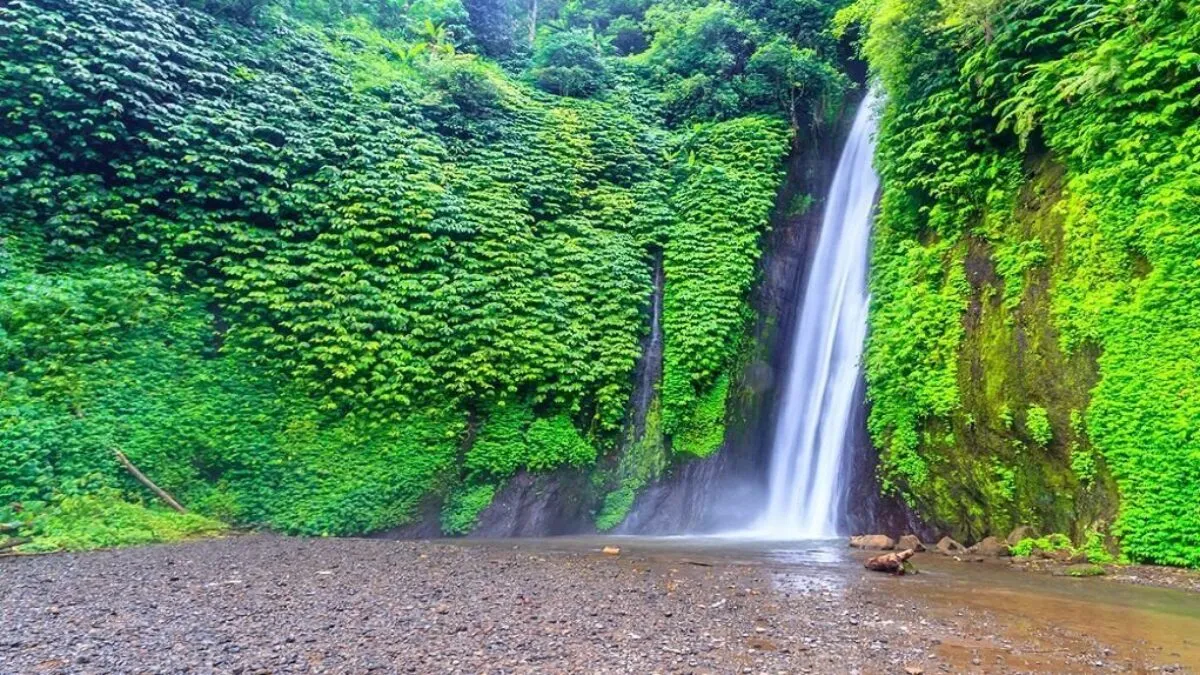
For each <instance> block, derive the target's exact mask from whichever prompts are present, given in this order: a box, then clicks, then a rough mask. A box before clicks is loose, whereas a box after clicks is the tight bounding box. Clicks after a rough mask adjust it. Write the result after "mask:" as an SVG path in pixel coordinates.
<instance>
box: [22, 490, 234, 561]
mask: <svg viewBox="0 0 1200 675" xmlns="http://www.w3.org/2000/svg"><path fill="white" fill-rule="evenodd" d="M224 529H226V525H225V524H224V523H221V522H219V521H216V520H213V519H211V518H205V517H204V516H199V515H196V514H194V513H186V514H180V513H176V512H174V511H166V510H161V509H160V508H157V507H151V508H147V507H145V506H142V505H140V504H134V503H130V502H127V501H125V500H124V499H122V498H121V495H120V493H119V492H117V491H115V490H111V489H110V490H101V491H99V492H96V493H94V494H87V495H80V496H63V497H60V498H58V499H56V500H55V501H54V503H53V504H51V505H50V506H49V507H48V509H47V511H46V513H45V514H44V515H43V517H41V518H39V519H38V520H36V521H35V524H34V525H33V526H32V527H31V528H30V529H29V530H28V532H29V534H33V535H35V536H36V535H42V536H36V538H35V539H34V541H33V542H32V543H29V544H25V545H24V546H22V547H21V550H22V551H26V552H37V551H83V550H87V549H93V548H112V547H115V546H130V545H134V544H149V543H152V542H158V541H177V540H180V539H187V538H189V537H197V536H204V535H212V534H216V533H219V532H221V531H222V530H224Z"/></svg>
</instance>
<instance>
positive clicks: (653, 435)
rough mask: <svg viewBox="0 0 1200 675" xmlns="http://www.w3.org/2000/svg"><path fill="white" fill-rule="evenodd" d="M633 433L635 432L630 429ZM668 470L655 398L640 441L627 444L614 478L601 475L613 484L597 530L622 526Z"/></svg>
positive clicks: (659, 412) (647, 415) (659, 411)
mask: <svg viewBox="0 0 1200 675" xmlns="http://www.w3.org/2000/svg"><path fill="white" fill-rule="evenodd" d="M630 433H632V429H631V430H630ZM666 467H667V452H666V447H665V445H664V438H663V432H662V412H661V406H660V403H659V398H658V397H657V396H656V397H655V398H654V399H653V400H652V401H651V402H650V407H649V409H648V410H647V411H646V422H645V425H644V429H643V431H642V435H641V437H640V438H637V439H631V440H630V442H629V443H627V444H626V446H625V448H624V452H623V454H622V455H621V458H620V460H619V463H618V464H617V467H616V469H615V470H614V471H612V472H611V475H607V476H606V475H603V474H598V477H599V478H600V480H601V481H602V482H605V483H608V484H610V485H611V486H612V487H611V489H610V490H609V491H608V492H607V493H606V494H605V496H604V499H603V501H602V502H601V505H600V510H599V511H598V512H597V514H596V520H595V523H596V529H597V530H599V531H601V532H605V531H607V530H611V529H612V528H614V527H616V526H617V525H620V524H621V522H622V521H624V520H625V517H626V516H628V515H629V510H630V509H632V508H633V504H634V502H635V501H636V500H637V495H638V492H639V491H640V490H641V489H642V488H644V487H646V486H647V485H649V484H650V482H651V481H653V480H654V479H656V478H658V477H659V476H661V475H662V473H663V471H664V470H665V469H666Z"/></svg>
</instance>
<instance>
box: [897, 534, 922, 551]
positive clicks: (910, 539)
mask: <svg viewBox="0 0 1200 675" xmlns="http://www.w3.org/2000/svg"><path fill="white" fill-rule="evenodd" d="M896 548H898V549H900V550H905V549H912V550H914V551H916V552H917V553H920V552H921V551H924V550H925V544H922V543H921V540H920V539H919V538H917V535H915V534H906V535H904V536H903V537H900V540H899V541H897V542H896Z"/></svg>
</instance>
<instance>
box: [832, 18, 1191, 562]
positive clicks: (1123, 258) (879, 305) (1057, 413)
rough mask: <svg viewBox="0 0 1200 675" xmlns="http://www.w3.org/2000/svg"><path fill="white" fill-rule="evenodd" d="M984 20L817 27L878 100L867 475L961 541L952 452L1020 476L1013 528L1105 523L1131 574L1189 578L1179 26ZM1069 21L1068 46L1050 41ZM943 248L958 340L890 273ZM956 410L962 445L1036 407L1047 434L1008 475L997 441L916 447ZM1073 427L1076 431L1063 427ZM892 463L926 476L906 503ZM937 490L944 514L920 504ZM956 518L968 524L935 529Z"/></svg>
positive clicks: (1186, 230) (1185, 77) (1184, 106)
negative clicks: (996, 414)
mask: <svg viewBox="0 0 1200 675" xmlns="http://www.w3.org/2000/svg"><path fill="white" fill-rule="evenodd" d="M993 10H994V11H992V12H991V14H989V16H988V17H987V20H986V21H981V20H977V19H976V18H974V17H973V16H972V15H970V14H969V13H958V12H955V11H950V10H947V8H946V6H945V4H944V3H938V2H935V1H933V0H915V1H914V0H860V1H859V2H857V3H855V4H854V5H853V6H852V9H850V10H847V11H846V12H845V13H843V14H842V15H841V16H842V20H843V21H856V20H857V21H860V22H862V23H864V24H865V26H866V31H865V36H866V37H865V40H864V51H865V53H866V56H867V57H868V59H869V60H870V62H871V66H872V68H873V69H874V70H875V72H876V73H877V74H878V75H879V76H880V78H881V80H882V83H883V85H884V86H885V88H886V89H887V94H888V109H887V112H886V113H885V116H884V120H883V125H882V129H881V132H880V137H879V139H880V150H879V157H878V160H879V162H878V163H879V165H880V170H881V172H882V174H883V178H884V185H885V189H884V195H883V203H882V207H881V213H880V218H879V224H878V227H877V233H878V234H877V237H876V239H877V243H876V247H875V255H874V261H875V265H876V270H875V271H874V272H873V277H872V283H873V286H872V300H873V307H872V317H871V324H872V325H871V335H872V338H871V341H870V343H869V344H868V354H867V363H868V368H867V374H868V384H869V392H868V394H869V396H870V397H871V400H872V402H873V409H872V431H873V433H874V435H875V437H876V439H877V442H879V443H880V445H881V446H882V447H883V451H884V457H883V461H884V467H885V470H886V471H887V473H888V474H889V475H890V476H892V477H893V478H894V479H895V480H896V483H897V485H898V486H899V487H900V489H901V490H903V491H906V495H907V496H908V497H909V499H910V502H912V503H914V504H915V505H917V506H918V507H919V508H921V509H922V511H924V512H925V513H926V515H927V516H929V517H931V518H932V519H933V520H935V521H940V522H943V523H946V524H947V525H949V526H951V527H955V528H975V527H979V526H989V525H991V524H990V523H988V522H987V520H988V519H989V518H991V514H993V513H995V512H996V511H998V510H1003V509H1002V507H1000V506H998V505H995V504H991V503H989V502H988V501H987V499H986V490H984V489H977V488H974V487H973V488H967V487H966V485H970V481H972V480H974V479H975V478H974V477H976V476H979V475H981V473H980V472H979V471H975V470H972V467H973V466H974V465H975V463H976V460H974V459H972V458H971V457H970V456H969V455H968V449H970V450H971V451H972V452H974V453H975V454H976V455H978V456H979V461H983V460H985V458H987V457H988V456H990V455H996V456H1000V455H1008V460H1009V461H1012V462H1013V463H1014V464H1018V465H1020V466H1021V469H1020V471H1019V472H1018V473H1019V476H1020V479H1019V480H1018V485H1019V487H1020V488H1021V489H1020V490H1019V492H1020V493H1021V494H1019V495H1018V499H1017V506H1016V509H1017V513H1019V514H1022V512H1023V511H1028V515H1031V516H1033V517H1034V518H1035V522H1039V523H1041V524H1043V526H1046V525H1050V524H1052V525H1053V528H1054V529H1061V530H1070V531H1072V532H1074V533H1075V534H1076V535H1079V534H1081V532H1080V530H1081V529H1083V528H1085V527H1086V526H1087V525H1088V524H1089V523H1091V522H1094V521H1096V520H1107V519H1108V518H1109V517H1110V516H1112V515H1114V513H1115V515H1116V519H1115V522H1114V524H1113V529H1112V533H1113V534H1114V535H1116V536H1117V537H1118V538H1119V539H1120V541H1121V545H1122V548H1123V549H1124V550H1125V551H1126V552H1127V553H1128V555H1129V556H1130V557H1132V558H1133V559H1136V560H1143V561H1152V562H1159V563H1167V564H1177V565H1200V510H1197V508H1196V504H1200V449H1198V448H1200V445H1198V444H1200V437H1197V436H1196V434H1195V433H1194V431H1195V420H1196V419H1200V390H1198V389H1197V388H1196V387H1195V380H1196V376H1195V369H1194V368H1192V367H1190V366H1188V365H1187V364H1194V363H1196V362H1197V361H1198V360H1200V325H1198V324H1197V323H1196V321H1195V315H1196V308H1197V307H1198V306H1200V282H1197V279H1198V277H1197V275H1196V274H1195V273H1194V272H1195V269H1194V268H1195V265H1194V263H1195V260H1196V259H1197V258H1200V235H1198V234H1197V233H1198V232H1200V226H1198V222H1200V221H1198V219H1200V202H1198V201H1197V199H1198V198H1197V195H1200V178H1197V176H1196V174H1195V172H1193V171H1189V170H1187V167H1190V166H1191V165H1193V164H1194V159H1195V156H1196V153H1197V148H1200V128H1198V127H1197V126H1196V125H1195V120H1194V116H1192V115H1190V114H1189V113H1188V112H1186V111H1189V110H1191V109H1192V108H1193V107H1194V106H1193V104H1194V98H1195V96H1196V91H1197V83H1196V79H1195V73H1194V72H1193V71H1194V69H1193V68H1192V65H1191V61H1192V60H1193V59H1192V58H1191V57H1190V56H1188V57H1184V56H1183V55H1185V54H1188V55H1190V54H1191V53H1192V52H1193V51H1194V50H1193V49H1192V47H1191V46H1190V45H1191V43H1192V42H1194V40H1192V36H1193V34H1194V31H1195V30H1196V27H1197V25H1198V23H1197V22H1198V21H1200V18H1198V17H1197V16H1196V15H1195V13H1189V12H1188V10H1187V8H1186V7H1184V6H1183V5H1179V4H1172V3H1165V4H1164V3H1134V4H1124V5H1123V4H1120V3H1108V4H1105V3H1100V4H1099V5H1095V4H1089V3H1086V2H1082V1H1081V0H1053V1H1052V2H1039V3H1001V4H1000V5H997V6H995V7H994V8H993ZM1085 14H1086V15H1087V16H1088V20H1087V22H1086V23H1087V25H1088V26H1089V28H1088V29H1087V30H1083V31H1076V30H1072V29H1071V27H1073V26H1077V25H1080V21H1081V17H1082V16H1084V15H1085ZM1114 73H1119V74H1120V78H1115V77H1114V76H1113V74H1114ZM1118 79H1119V80H1120V81H1119V82H1118V81H1117V80H1118ZM1118 85H1119V86H1118ZM1035 148H1036V153H1035V150H1034V149H1035ZM1043 150H1044V151H1046V152H1048V153H1049V154H1050V155H1051V156H1053V157H1055V158H1056V161H1057V162H1058V163H1059V165H1060V167H1061V168H1060V169H1058V170H1055V169H1053V168H1048V167H1047V165H1046V163H1045V162H1044V161H1040V158H1039V156H1038V155H1039V154H1040V153H1041V152H1043ZM1056 173H1057V174H1059V175H1060V177H1059V178H1057V179H1056V178H1055V175H1056ZM1014 198H1015V201H1016V205H1015V206H1016V210H1015V217H1012V216H1013V215H1014V210H1013V207H1012V205H1011V202H1012V200H1013V199H1014ZM1006 202H1009V205H1007V206H1006V205H1005V203H1006ZM963 237H970V238H971V239H973V242H972V243H971V244H970V247H971V249H972V254H971V255H969V256H968V258H967V260H968V264H967V268H968V271H969V275H970V277H971V283H972V285H973V287H974V288H973V289H972V293H971V302H970V304H969V305H968V306H967V309H966V312H965V319H966V323H967V330H966V332H965V340H960V338H961V337H963V336H964V333H962V332H960V329H959V328H958V326H957V325H955V322H956V321H957V320H958V319H959V318H961V317H963V316H964V314H963V307H964V304H963V302H962V300H963V296H962V295H948V296H947V297H945V298H943V299H942V302H941V303H939V304H938V306H934V304H933V303H931V304H930V305H929V306H925V305H921V304H918V301H919V300H921V299H927V298H929V286H928V284H924V285H923V284H922V283H921V281H922V280H921V278H920V277H917V276H916V275H913V274H911V273H906V269H907V268H906V267H905V265H904V263H903V261H904V259H905V258H906V257H907V258H911V257H913V253H911V251H913V250H914V249H916V250H921V251H934V250H945V249H946V248H948V247H953V246H954V245H955V244H956V243H958V242H960V241H961V239H962V238H963ZM989 249H990V251H989ZM902 254H904V255H903V257H902ZM959 260H961V258H959V259H955V258H950V257H946V258H945V259H944V260H942V261H941V262H942V266H943V269H942V270H941V271H942V272H943V273H944V274H954V273H955V272H956V270H957V269H958V264H959ZM985 260H990V262H991V264H990V265H986V264H983V262H984V261H985ZM937 273H938V270H933V271H932V272H931V273H930V272H927V273H926V274H927V275H928V276H930V277H932V278H936V274H937ZM976 306H978V310H977V309H976ZM922 310H923V311H922ZM937 312H942V313H943V314H944V315H945V318H943V319H942V320H940V321H934V320H933V319H932V318H933V317H936V316H938V314H937ZM1004 327H1007V330H1005V329H1004ZM1006 332H1007V333H1008V335H1009V336H1010V337H1005V333H1006ZM939 347H942V349H943V350H944V351H949V352H951V353H953V352H955V351H958V352H959V353H960V355H961V357H962V358H961V359H960V365H959V373H960V378H959V383H958V386H957V387H956V388H955V390H951V389H950V388H949V387H947V388H945V389H944V390H943V389H942V387H939V391H940V392H941V394H942V395H941V396H938V397H937V398H934V397H930V396H927V395H926V393H925V389H926V388H927V387H929V386H930V385H929V383H930V382H937V381H938V376H939V374H940V373H943V372H944V370H943V369H944V368H946V367H947V365H948V364H949V363H950V362H951V361H952V360H953V359H951V358H948V357H947V356H946V354H945V353H944V351H942V352H940V351H938V349H939ZM942 382H945V380H944V379H943V380H942ZM958 400H961V401H962V404H963V406H964V407H965V408H966V409H967V412H968V413H969V414H970V415H971V416H972V417H973V418H974V419H975V420H976V421H977V424H976V425H975V426H976V428H980V427H982V428H983V429H987V428H988V427H989V422H988V420H986V419H985V418H984V415H985V414H987V413H988V412H989V411H996V410H1000V409H1001V406H1003V405H1011V406H1013V407H1014V408H1015V409H1017V410H1021V409H1027V408H1029V406H1031V405H1040V406H1044V407H1045V409H1046V422H1047V423H1046V424H1042V423H1041V420H1040V419H1039V418H1036V417H1035V420H1036V421H1035V422H1034V423H1033V424H1032V425H1028V424H1027V429H1026V431H1028V432H1029V434H1030V437H1032V438H1034V439H1035V442H1037V443H1042V444H1044V446H1045V447H1044V448H1039V449H1037V452H1036V453H1035V452H1029V453H1026V454H1027V458H1026V459H1024V460H1018V459H1017V458H1016V453H1015V451H1014V450H1013V449H1012V446H1011V444H1010V442H1009V441H1011V440H1012V439H1011V436H1010V435H1009V434H1007V433H1006V432H1004V431H1003V429H1002V428H1001V431H1000V432H998V433H984V434H983V435H982V436H980V435H979V434H973V435H972V434H968V433H962V432H961V431H957V430H956V435H957V436H958V437H959V440H958V442H956V443H954V444H925V445H923V444H922V439H921V438H920V436H921V434H920V432H919V431H913V430H914V429H921V428H923V427H924V428H937V427H938V426H939V425H942V424H944V423H945V422H946V421H949V422H950V423H951V424H957V422H956V420H957V419H958V417H959V416H958V415H957V412H956V411H955V410H954V409H953V408H954V404H955V403H956V402H957V401H958ZM939 401H944V402H949V403H950V405H949V406H942V407H939V406H938V403H939ZM1076 411H1086V419H1087V429H1086V433H1084V431H1083V430H1081V429H1078V428H1072V429H1068V425H1067V424H1065V423H1064V422H1065V421H1066V420H1067V419H1068V418H1069V417H1070V415H1071V414H1072V413H1073V412H1076ZM930 417H939V418H941V421H931V420H930V419H929V418H930ZM1071 426H1072V427H1074V426H1075V425H1071ZM1068 450H1069V452H1068ZM1089 450H1091V451H1092V452H1091V454H1090V455H1089ZM914 453H915V454H919V455H921V456H922V457H923V459H924V460H925V465H926V466H928V467H930V470H931V472H932V473H933V476H934V478H933V480H926V481H925V482H924V484H923V485H924V487H922V484H918V483H915V482H914V481H913V480H912V477H910V476H906V475H905V474H904V473H902V472H900V471H898V470H896V469H895V467H896V466H897V465H898V462H899V461H903V462H904V463H905V465H908V464H911V463H912V460H911V457H912V456H913V455H914ZM1089 456H1090V457H1092V460H1093V461H1091V462H1089V460H1088V459H1087V457H1089ZM941 476H947V477H949V478H947V479H942V478H941ZM961 481H968V482H967V484H966V485H963V484H962V483H961ZM960 485H962V487H963V489H961V490H960V491H959V493H958V494H957V495H956V496H957V497H959V499H954V498H950V497H948V496H947V495H946V494H944V493H943V492H942V491H943V490H949V491H954V490H956V486H960ZM1118 494H1119V498H1120V501H1119V506H1118V503H1117V496H1118ZM980 495H984V496H985V497H984V498H983V499H981V498H980ZM962 499H967V500H970V501H972V502H975V503H974V504H965V505H964V506H962V507H961V508H959V509H954V508H953V505H954V504H955V503H956V502H957V501H961V500H962ZM975 514H982V517H983V519H984V521H983V522H979V521H977V520H971V518H973V517H974V516H975ZM1022 515H1024V514H1022ZM997 522H998V521H997Z"/></svg>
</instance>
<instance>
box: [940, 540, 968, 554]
mask: <svg viewBox="0 0 1200 675" xmlns="http://www.w3.org/2000/svg"><path fill="white" fill-rule="evenodd" d="M936 548H937V552H938V553H941V554H942V555H962V554H963V553H966V552H967V547H966V546H963V545H962V544H960V543H958V542H957V541H954V540H953V539H951V538H950V537H942V538H941V539H940V540H938V543H937V547H936Z"/></svg>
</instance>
